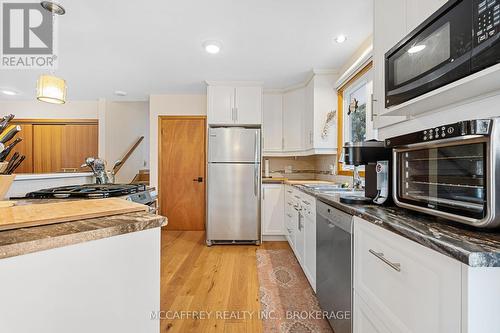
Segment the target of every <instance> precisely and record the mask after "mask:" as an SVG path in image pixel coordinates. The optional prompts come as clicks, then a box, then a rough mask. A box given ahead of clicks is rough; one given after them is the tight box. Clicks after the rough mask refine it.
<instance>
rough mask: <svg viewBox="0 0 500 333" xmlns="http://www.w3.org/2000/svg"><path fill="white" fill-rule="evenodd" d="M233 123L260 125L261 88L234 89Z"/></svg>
mask: <svg viewBox="0 0 500 333" xmlns="http://www.w3.org/2000/svg"><path fill="white" fill-rule="evenodd" d="M235 118H236V119H235V122H236V123H237V124H243V125H244V124H250V125H252V124H256V125H258V124H262V87H236V98H235Z"/></svg>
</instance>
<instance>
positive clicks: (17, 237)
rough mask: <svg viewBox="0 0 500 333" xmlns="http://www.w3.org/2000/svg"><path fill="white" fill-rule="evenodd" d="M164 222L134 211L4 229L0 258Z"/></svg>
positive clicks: (165, 220)
mask: <svg viewBox="0 0 500 333" xmlns="http://www.w3.org/2000/svg"><path fill="white" fill-rule="evenodd" d="M51 201H52V202H53V200H51ZM43 202H47V200H22V201H19V202H18V203H17V204H19V205H21V204H22V205H28V204H37V203H43ZM166 224H167V219H166V218H165V217H163V216H159V215H153V214H150V213H146V212H137V213H129V214H122V215H113V216H106V217H99V218H92V219H85V220H79V221H73V222H64V223H56V224H49V225H43V226H37V227H30V228H20V229H14V230H4V231H0V259H3V258H9V257H14V256H19V255H23V254H27V253H33V252H38V251H43V250H48V249H53V248H57V247H62V246H67V245H72V244H77V243H83V242H88V241H91V240H96V239H102V238H107V237H112V236H116V235H122V234H128V233H131V232H137V231H142V230H147V229H152V228H159V227H162V226H164V225H166Z"/></svg>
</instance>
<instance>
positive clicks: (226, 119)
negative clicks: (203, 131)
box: [207, 86, 234, 124]
mask: <svg viewBox="0 0 500 333" xmlns="http://www.w3.org/2000/svg"><path fill="white" fill-rule="evenodd" d="M207 92H208V116H207V118H208V119H207V120H208V123H209V124H233V123H234V87H229V86H209V87H208V89H207Z"/></svg>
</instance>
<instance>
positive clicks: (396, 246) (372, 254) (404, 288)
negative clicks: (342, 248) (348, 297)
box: [354, 217, 461, 333]
mask: <svg viewBox="0 0 500 333" xmlns="http://www.w3.org/2000/svg"><path fill="white" fill-rule="evenodd" d="M354 289H355V292H356V293H357V294H358V295H359V296H360V297H361V298H362V299H363V300H364V301H365V302H366V304H367V305H368V306H369V307H370V308H371V309H372V310H373V312H374V313H376V314H377V316H378V317H379V319H381V321H382V322H383V323H384V324H385V325H386V326H387V327H388V329H389V332H415V333H417V332H426V333H444V332H450V333H451V332H460V327H461V326H460V325H461V264H460V263H459V262H458V261H456V260H453V259H450V258H448V257H446V256H444V255H441V254H439V253H437V252H435V251H433V250H430V249H428V248H425V247H423V246H421V245H419V244H417V243H415V242H413V241H410V240H408V239H405V238H403V237H401V236H398V235H396V234H394V233H392V232H389V231H387V230H384V229H382V228H381V227H378V226H376V225H373V224H371V223H369V222H367V221H363V220H362V219H360V218H357V217H355V222H354Z"/></svg>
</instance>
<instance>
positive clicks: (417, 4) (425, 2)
mask: <svg viewBox="0 0 500 333" xmlns="http://www.w3.org/2000/svg"><path fill="white" fill-rule="evenodd" d="M446 1H447V0H418V1H415V0H407V1H406V32H407V33H410V32H411V31H412V30H413V29H415V28H416V27H417V26H418V25H419V24H420V23H422V22H423V21H425V20H426V19H427V18H428V17H429V16H431V15H432V14H433V13H434V12H435V11H437V10H438V9H439V7H441V6H442V5H444V4H445V3H446Z"/></svg>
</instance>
